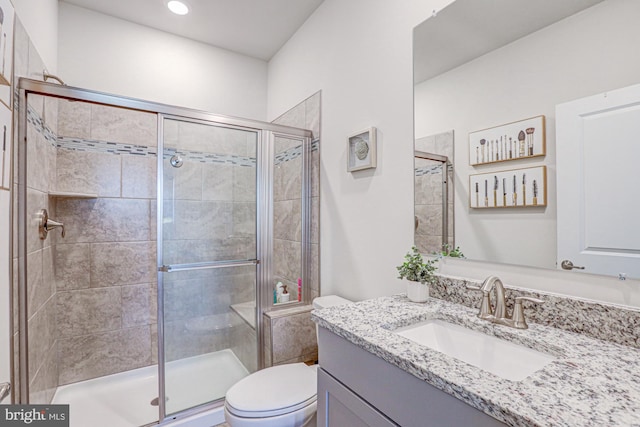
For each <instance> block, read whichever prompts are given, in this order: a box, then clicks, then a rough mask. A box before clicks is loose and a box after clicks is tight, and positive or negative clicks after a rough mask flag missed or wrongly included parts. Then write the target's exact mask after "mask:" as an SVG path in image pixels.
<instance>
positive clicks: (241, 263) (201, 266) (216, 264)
mask: <svg viewBox="0 0 640 427" xmlns="http://www.w3.org/2000/svg"><path fill="white" fill-rule="evenodd" d="M258 264H260V260H258V259H247V260H237V261H212V262H194V263H191V264H170V265H162V266H160V267H158V271H162V272H163V273H173V272H174V271H189V270H208V269H211V268H223V267H245V266H250V265H258Z"/></svg>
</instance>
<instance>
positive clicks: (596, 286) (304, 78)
mask: <svg viewBox="0 0 640 427" xmlns="http://www.w3.org/2000/svg"><path fill="white" fill-rule="evenodd" d="M446 4H448V1H444V0H443V1H435V0H431V1H425V0H423V1H417V0H416V1H403V2H387V1H384V0H369V1H365V0H352V1H349V2H344V1H340V0H325V2H324V3H323V4H322V5H321V6H320V7H319V8H318V10H316V12H315V13H314V14H313V15H312V16H311V17H310V18H309V20H308V21H307V22H306V23H305V25H304V26H303V27H302V28H301V29H300V30H299V31H298V32H297V33H296V34H295V35H294V37H292V39H291V40H289V42H288V43H287V44H286V45H285V46H284V47H283V48H282V49H281V50H280V52H279V53H278V54H277V55H276V56H275V57H274V58H273V59H272V60H271V61H270V63H269V98H268V117H269V118H270V119H271V118H274V117H277V116H278V115H279V114H281V113H282V112H284V111H286V110H287V109H288V108H289V106H291V105H294V104H296V103H297V102H299V101H300V100H302V99H304V98H305V97H306V96H308V95H309V94H311V93H314V92H315V91H317V90H322V130H321V131H322V148H321V193H320V197H321V219H320V221H321V260H320V262H321V281H322V293H323V294H325V295H326V294H332V293H335V294H339V295H342V296H345V297H348V298H351V299H356V300H360V299H365V298H371V297H375V296H379V295H390V294H393V293H397V292H401V291H404V284H403V283H402V282H400V281H399V280H397V279H396V270H395V266H396V265H398V264H399V263H400V262H401V260H402V256H403V255H404V253H405V252H406V251H407V250H408V249H409V247H410V246H411V244H412V241H413V156H412V150H413V108H412V106H413V99H412V97H413V83H412V80H413V79H412V58H411V55H412V48H411V46H412V44H411V36H412V29H413V27H414V26H415V25H417V24H418V23H419V22H421V21H422V20H424V19H425V18H426V17H427V16H428V15H430V14H431V11H432V9H438V10H439V9H441V8H442V7H443V6H444V5H446ZM577 36H580V35H577ZM554 43H556V41H555V40H552V41H550V42H549V45H553V44H554ZM559 61H560V65H559V66H558V67H557V69H565V70H567V69H568V70H569V71H570V72H573V73H576V75H577V76H582V70H579V69H576V67H575V66H571V67H570V66H568V64H567V62H568V61H566V58H565V62H564V63H563V62H562V60H561V59H560V60H559ZM555 71H556V70H553V69H552V68H550V69H549V70H548V72H547V74H549V73H554V72H555ZM507 79H508V80H515V79H519V77H517V78H516V77H514V75H513V74H512V75H510V76H508V78H507ZM540 89H541V90H544V88H540ZM604 89H606V88H603V90H604ZM563 96H569V94H565V95H563ZM545 111H546V109H545ZM518 117H520V115H518ZM368 126H377V127H378V128H379V132H380V134H379V142H378V144H379V146H378V149H379V152H378V167H377V168H376V169H375V171H368V172H359V173H355V174H351V173H348V172H346V142H345V141H346V137H347V136H348V135H349V134H351V133H353V132H355V131H358V130H361V129H364V128H366V127H368ZM451 128H452V126H448V127H447V126H442V128H440V129H438V131H443V130H449V129H451ZM551 129H552V130H551V131H550V132H551V134H553V127H551ZM423 131H424V129H423V130H421V132H423ZM462 134H463V135H464V133H462ZM417 136H422V134H418V135H417ZM463 139H464V138H463ZM456 155H457V154H456ZM456 191H459V189H456ZM554 233H555V231H554ZM442 270H443V272H445V273H449V274H455V275H459V276H464V277H470V278H476V279H483V278H484V277H486V276H487V275H489V274H498V275H504V277H505V281H506V282H507V283H508V284H510V285H513V286H523V287H529V288H534V289H541V290H546V291H550V290H553V291H556V292H558V293H564V294H569V295H575V296H582V297H586V298H593V299H598V300H602V301H610V302H615V303H620V304H627V305H634V306H639V307H640V281H634V280H627V281H626V282H619V281H618V280H614V279H610V278H602V277H597V276H591V277H585V276H580V275H579V274H577V273H567V272H560V271H548V270H538V269H529V268H523V267H513V266H504V265H497V264H488V263H480V264H479V263H474V262H464V261H463V262H460V261H457V260H454V261H450V262H448V263H446V265H443V266H442Z"/></svg>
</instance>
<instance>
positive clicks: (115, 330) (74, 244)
mask: <svg viewBox="0 0 640 427" xmlns="http://www.w3.org/2000/svg"><path fill="white" fill-rule="evenodd" d="M156 128H157V124H156V116H155V115H154V114H148V113H141V112H136V111H131V110H126V109H121V108H114V107H105V106H99V105H91V104H88V103H83V102H67V101H60V104H59V119H58V136H59V137H64V138H76V139H82V140H90V141H91V140H93V141H99V142H102V143H105V142H108V143H118V144H126V145H130V146H141V147H154V148H155V146H156ZM65 147H67V145H64V144H63V145H62V146H61V147H60V148H59V149H58V151H57V168H56V175H55V176H56V180H55V182H56V188H55V190H57V191H58V192H72V193H88V194H97V195H98V197H97V198H89V199H81V198H58V200H57V212H56V215H57V218H56V219H58V220H59V221H62V222H64V224H65V226H66V231H67V235H66V237H65V238H64V239H62V238H60V237H59V236H57V237H56V240H55V242H56V245H55V265H56V271H55V278H56V290H57V311H58V315H57V322H56V329H57V330H56V334H57V337H58V352H59V357H60V359H59V372H58V383H59V384H60V385H63V384H68V383H72V382H77V381H83V380H87V379H91V378H95V377H99V376H103V375H109V374H113V373H117V372H122V371H126V370H130V369H135V368H139V367H143V366H148V365H150V364H152V363H154V359H153V357H152V354H155V352H154V350H153V348H152V345H153V344H154V343H155V342H156V341H155V340H154V339H153V334H155V331H156V322H157V319H156V310H157V304H156V300H157V294H156V289H157V278H156V242H155V240H156V225H155V224H156V213H155V211H156V200H155V197H156V161H157V160H156V157H155V155H147V156H142V155H132V154H116V153H107V152H95V151H78V150H70V149H68V148H65Z"/></svg>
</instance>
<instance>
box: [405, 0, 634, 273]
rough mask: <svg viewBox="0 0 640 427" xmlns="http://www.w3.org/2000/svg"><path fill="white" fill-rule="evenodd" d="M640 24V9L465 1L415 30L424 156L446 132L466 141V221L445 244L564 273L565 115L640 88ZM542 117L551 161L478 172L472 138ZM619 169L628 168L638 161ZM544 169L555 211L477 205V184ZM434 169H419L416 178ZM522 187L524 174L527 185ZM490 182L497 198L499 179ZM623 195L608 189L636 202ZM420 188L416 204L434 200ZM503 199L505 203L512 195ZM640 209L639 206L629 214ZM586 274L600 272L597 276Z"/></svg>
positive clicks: (622, 1)
mask: <svg viewBox="0 0 640 427" xmlns="http://www.w3.org/2000/svg"><path fill="white" fill-rule="evenodd" d="M638 16H640V1H637V0H563V1H558V0H536V1H531V0H491V1H479V0H455V1H453V2H452V3H451V4H449V5H448V6H447V7H445V8H444V9H443V10H441V11H439V12H438V13H437V14H435V15H434V16H432V17H430V18H429V19H427V20H426V21H424V22H423V23H422V24H420V25H419V26H418V27H416V28H415V30H414V100H415V101H414V102H415V106H414V107H415V108H414V112H415V139H416V150H418V151H424V148H423V143H422V141H424V140H425V139H428V138H431V137H433V136H434V135H441V134H443V133H447V132H451V131H452V130H453V134H454V135H455V140H454V141H452V145H453V150H452V153H451V154H450V155H447V158H449V159H451V166H452V169H451V170H452V171H453V172H452V178H453V179H452V181H453V184H452V186H451V188H450V190H449V196H450V197H452V200H451V201H450V203H451V206H453V205H455V212H454V213H453V214H449V223H450V224H449V225H448V230H449V233H447V234H451V235H450V236H448V240H446V241H443V242H444V243H450V244H455V245H456V246H459V247H460V250H461V251H462V253H463V254H464V255H465V257H466V258H468V259H472V260H482V261H489V262H493V263H504V264H513V265H522V266H530V267H537V268H544V269H556V268H560V265H559V264H560V261H561V260H560V259H559V257H561V255H559V253H558V252H559V251H558V242H557V240H558V229H559V228H562V227H563V225H562V224H561V223H559V222H558V218H559V217H560V218H562V214H561V213H560V215H559V212H558V209H559V206H560V207H562V203H560V204H558V197H560V196H559V194H558V191H559V186H558V170H557V165H558V162H557V160H558V157H557V156H558V155H559V153H558V152H559V151H561V150H557V147H558V146H557V144H556V143H557V142H560V141H556V125H557V122H556V106H557V105H559V104H564V103H568V102H571V101H574V100H578V99H581V98H585V97H590V96H594V95H598V94H603V93H605V92H608V91H613V90H617V89H619V88H625V87H628V86H632V85H637V84H638V83H640V55H639V54H638V40H640V25H638V24H637V17H638ZM638 111H640V107H639V108H638ZM537 116H544V119H545V125H546V129H545V134H546V153H545V154H544V155H542V156H531V157H530V158H521V159H517V160H513V161H508V162H507V161H505V162H501V163H499V164H498V163H496V164H487V165H471V163H475V161H473V160H475V159H470V157H471V156H470V148H469V134H470V133H472V132H476V131H480V130H483V129H487V128H492V127H495V126H501V125H504V124H508V123H512V122H517V121H520V120H524V119H528V118H532V117H537ZM638 138H639V137H638V136H637V135H636V136H635V139H636V140H637V139H638ZM505 141H506V137H505ZM496 144H497V142H496ZM504 144H505V145H502V144H501V147H503V146H506V142H505V143H504ZM606 144H607V146H608V147H609V149H608V151H607V150H605V151H604V152H608V153H610V156H611V157H612V158H615V157H617V158H620V159H624V158H625V157H628V156H630V155H631V154H630V153H625V152H622V151H623V150H622V149H621V148H620V147H621V146H620V145H616V141H615V140H611V141H606ZM635 145H639V144H635ZM437 154H439V153H437ZM634 155H635V154H634ZM611 164H612V163H607V165H609V166H607V167H606V168H605V167H603V168H602V169H605V171H604V172H603V173H606V170H609V171H611V166H610V165H611ZM613 164H614V165H616V164H618V165H619V166H618V168H628V167H629V166H628V165H631V162H629V161H626V162H617V163H616V162H613ZM624 165H627V166H624ZM540 166H544V167H545V171H546V184H547V185H546V188H545V189H546V197H547V203H546V205H545V206H527V207H514V208H513V209H475V208H472V207H470V202H471V200H470V190H471V192H473V189H470V176H472V175H478V174H489V176H491V175H492V174H494V173H496V172H503V171H510V170H522V169H526V168H534V169H531V170H536V169H535V168H538V167H540ZM422 167H423V166H422V164H419V163H418V162H417V161H416V171H417V170H418V169H420V168H422ZM615 167H616V166H614V168H615ZM637 170H640V168H637V167H636V168H635V170H633V171H632V170H623V171H622V174H623V175H624V174H625V173H628V176H629V177H631V178H633V177H638V176H639V175H638V172H637ZM496 175H497V173H496ZM514 175H515V173H514ZM633 179H636V178H633ZM520 180H521V178H520V176H519V177H518V186H520V185H521V184H520ZM581 181H582V179H581V178H579V177H578V176H577V177H576V178H575V182H569V183H563V184H562V185H561V186H560V187H562V188H564V189H566V188H567V187H569V188H571V186H575V191H583V186H582V183H581ZM417 182H418V180H417V179H416V183H417ZM496 182H497V181H496ZM500 182H502V181H500ZM637 182H638V181H637V180H636V183H637ZM490 183H491V186H490V187H491V188H489V191H490V192H491V191H492V190H493V177H492V176H491V181H490ZM514 185H515V184H514ZM538 185H540V184H538ZM611 187H612V188H609V189H608V190H607V191H608V192H610V194H611V195H613V196H614V197H617V198H619V199H621V200H630V199H629V197H630V194H628V192H629V190H625V189H624V187H623V186H611ZM618 187H619V188H618ZM414 191H415V194H416V203H418V201H420V200H425V199H428V198H429V197H427V196H425V195H424V194H422V193H423V191H424V185H420V186H418V185H415V186H414ZM498 191H499V192H500V197H501V198H502V187H499V190H498ZM529 191H531V190H529ZM615 192H619V193H620V194H616V193H615ZM634 193H635V194H636V195H637V194H638V190H637V189H636V190H635V192H634ZM431 198H432V199H433V197H431ZM633 206H637V205H633V204H630V205H629V208H630V209H632V207H633ZM420 209H422V208H418V207H417V208H416V216H420V215H421V213H420V212H422V211H421V210H420ZM622 209H624V207H623V208H622ZM452 210H453V209H452ZM636 213H637V212H636ZM621 218H622V219H621ZM624 218H631V216H630V215H621V216H620V218H618V217H616V216H615V214H613V215H612V216H611V218H610V221H611V222H612V223H616V222H617V223H618V224H619V228H620V229H627V230H639V229H640V227H639V226H638V225H637V223H629V224H627V223H625V222H626V221H627V220H624ZM576 220H577V219H576ZM425 221H426V220H425ZM634 233H636V234H637V233H640V232H639V231H634ZM424 234H425V233H424V232H422V230H420V229H419V228H416V233H415V240H416V245H417V246H418V247H425V246H426V245H427V242H426V239H425V235H424ZM434 239H435V238H433V237H431V240H432V241H435V240H434ZM438 242H440V241H436V243H438ZM635 246H636V247H635V248H634V247H633V245H632V246H631V247H630V249H625V250H628V251H630V252H631V253H632V255H634V256H636V257H640V241H636V243H635ZM427 252H431V251H427ZM584 271H585V272H590V271H589V269H588V268H587V269H585V270H584ZM592 272H595V271H592ZM597 273H599V274H603V273H602V272H597ZM606 274H609V273H606ZM610 274H612V275H615V273H613V272H612V273H610ZM629 277H640V274H638V273H632V274H630V275H629Z"/></svg>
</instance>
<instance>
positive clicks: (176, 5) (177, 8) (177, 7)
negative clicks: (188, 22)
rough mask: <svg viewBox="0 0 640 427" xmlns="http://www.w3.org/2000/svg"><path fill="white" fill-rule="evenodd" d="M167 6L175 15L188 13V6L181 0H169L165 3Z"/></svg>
mask: <svg viewBox="0 0 640 427" xmlns="http://www.w3.org/2000/svg"><path fill="white" fill-rule="evenodd" d="M167 7H168V8H169V10H170V11H171V12H173V13H175V14H176V15H186V14H187V13H189V7H188V6H187V5H186V4H184V3H182V2H181V1H177V0H171V1H170V2H168V3H167Z"/></svg>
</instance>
